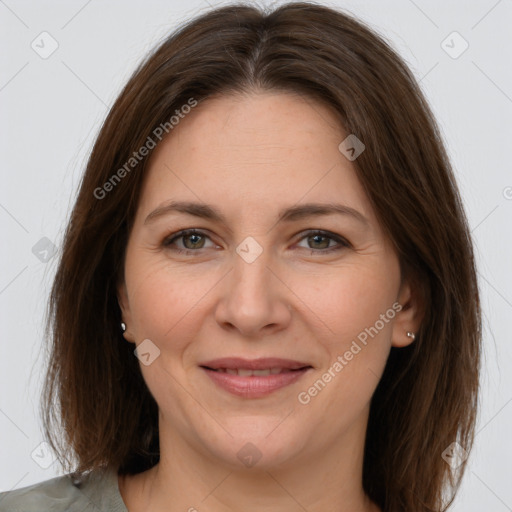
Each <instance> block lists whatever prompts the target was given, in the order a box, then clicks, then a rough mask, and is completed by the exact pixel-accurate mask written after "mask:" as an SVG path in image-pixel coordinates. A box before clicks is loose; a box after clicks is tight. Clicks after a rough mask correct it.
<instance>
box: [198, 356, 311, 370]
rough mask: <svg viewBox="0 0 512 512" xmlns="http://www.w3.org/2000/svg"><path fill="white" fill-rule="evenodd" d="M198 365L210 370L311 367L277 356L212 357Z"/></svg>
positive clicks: (295, 368)
mask: <svg viewBox="0 0 512 512" xmlns="http://www.w3.org/2000/svg"><path fill="white" fill-rule="evenodd" d="M199 366H203V367H206V368H211V369H212V370H218V369H220V368H223V369H233V370H237V369H246V370H266V369H267V368H284V369H289V370H298V369H299V368H304V367H311V365H310V364H308V363H304V362H300V361H293V360H291V359H281V358H278V357H262V358H260V359H244V358H242V357H223V358H221V359H212V360H211V361H205V362H204V363H200V365H199Z"/></svg>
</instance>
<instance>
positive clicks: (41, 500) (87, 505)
mask: <svg viewBox="0 0 512 512" xmlns="http://www.w3.org/2000/svg"><path fill="white" fill-rule="evenodd" d="M49 510H51V511H52V512H99V511H103V510H108V511H109V512H110V510H112V512H114V511H115V512H126V508H125V507H124V504H123V502H122V500H121V497H120V494H119V487H118V485H117V473H116V472H114V471H113V470H94V471H91V472H90V473H88V474H86V475H84V476H82V477H81V478H80V479H78V478H75V477H74V475H73V474H72V473H70V474H67V475H63V476H59V477H55V478H52V479H50V480H45V481H44V482H40V483H37V484H34V485H30V486H27V487H23V488H21V489H16V490H13V491H8V492H4V493H0V512H47V511H49Z"/></svg>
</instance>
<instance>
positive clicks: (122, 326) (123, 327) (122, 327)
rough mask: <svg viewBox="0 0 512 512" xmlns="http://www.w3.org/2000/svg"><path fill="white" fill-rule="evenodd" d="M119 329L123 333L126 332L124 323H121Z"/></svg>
mask: <svg viewBox="0 0 512 512" xmlns="http://www.w3.org/2000/svg"><path fill="white" fill-rule="evenodd" d="M121 329H122V331H123V332H125V331H126V324H125V323H124V322H121Z"/></svg>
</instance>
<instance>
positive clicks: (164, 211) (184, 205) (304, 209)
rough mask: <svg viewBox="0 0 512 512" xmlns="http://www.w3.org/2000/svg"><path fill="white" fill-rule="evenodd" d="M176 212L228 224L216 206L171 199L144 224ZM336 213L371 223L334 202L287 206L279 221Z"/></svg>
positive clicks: (154, 211) (355, 212)
mask: <svg viewBox="0 0 512 512" xmlns="http://www.w3.org/2000/svg"><path fill="white" fill-rule="evenodd" d="M174 212H178V213H186V214H188V215H193V216H194V217H199V218H201V219H208V220H212V221H216V222H219V223H222V224H227V222H226V218H225V217H224V215H223V214H222V213H221V212H220V211H219V210H218V209H217V208H215V207H214V206H211V205H209V204H206V203H195V202H190V201H169V202H167V203H164V204H163V205H160V206H159V207H158V208H156V209H155V210H153V211H152V212H151V213H150V214H149V215H148V216H147V217H146V219H145V221H144V224H149V223H151V222H153V221H155V220H156V219H158V218H160V217H162V216H164V215H168V214H169V213H174ZM334 214H337V215H346V216H349V217H351V218H353V219H355V220H357V221H358V222H360V223H362V224H365V225H369V224H370V222H369V220H368V219H367V218H366V217H365V216H364V215H363V214H362V213H360V212H359V211H357V210H355V209H354V208H351V207H350V206H346V205H343V204H334V203H306V204H302V205H297V206H292V207H290V208H285V209H283V210H281V211H280V212H279V216H278V221H277V222H294V221H298V220H301V219H303V218H306V217H319V216H325V215H334Z"/></svg>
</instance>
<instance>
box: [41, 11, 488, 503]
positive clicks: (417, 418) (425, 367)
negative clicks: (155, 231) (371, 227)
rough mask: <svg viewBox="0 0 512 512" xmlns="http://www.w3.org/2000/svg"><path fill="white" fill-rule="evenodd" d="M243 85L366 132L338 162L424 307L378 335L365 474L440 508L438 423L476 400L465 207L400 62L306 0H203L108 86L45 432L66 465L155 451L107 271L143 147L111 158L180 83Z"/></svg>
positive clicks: (123, 465) (146, 402)
mask: <svg viewBox="0 0 512 512" xmlns="http://www.w3.org/2000/svg"><path fill="white" fill-rule="evenodd" d="M252 90H281V91H289V92H295V93H299V94H302V95H304V97H305V98H311V99H313V100H317V101H321V102H324V103H326V104H327V105H328V106H329V107H330V108H331V109H332V111H333V112H336V113H337V114H338V115H339V117H340V121H341V123H342V125H343V127H344V128H345V130H346V131H347V133H353V134H355V135H356V136H357V137H358V138H359V139H361V140H362V141H363V143H364V144H365V145H366V150H365V151H364V152H363V153H362V154H361V155H360V156H359V157H358V159H357V161H355V162H354V164H355V167H356V171H357V173H358V177H359V179H360V181H361V183H362V185H363V186H364V189H365V190H366V193H367V195H368V197H369V200H370V201H371V204H372V206H373V208H374V210H375V212H376V215H377V218H378V219H379V221H380V222H381V224H382V227H383V229H384V230H385V232H386V234H387V236H388V237H389V239H390V240H391V241H392V243H393V244H394V247H395V250H396V252H397V255H398V257H399V260H400V264H401V268H402V273H403V275H405V274H407V275H409V276H411V277H412V278H414V280H415V282H416V283H417V287H418V290H419V293H421V295H422V302H423V304H424V316H423V323H422V326H421V328H420V330H419V332H418V333H417V336H416V340H415V341H414V343H412V344H411V345H410V346H409V347H407V348H392V349H391V354H390V357H389V360H388V362H387V366H386V369H385V372H384V375H383V377H382V379H381V381H380V383H379V385H378V387H377V389H376V391H375V394H374V396H373V399H372V403H371V409H370V417H369V424H368V431H367V440H366V447H365V455H364V468H363V486H364V489H365V492H366V493H367V494H368V495H369V497H370V498H371V499H372V500H373V501H375V502H376V503H377V504H378V505H379V506H380V507H381V508H382V510H383V511H385V512H396V511H401V510H404V511H405V510H407V511H415V512H420V511H434V510H435V511H439V510H445V508H444V507H447V506H448V505H449V503H451V500H452V498H453V495H454V491H456V489H457V488H458V486H459V484H460V478H461V476H462V474H463V471H464V469H465V463H463V464H462V465H461V466H460V467H459V468H458V470H452V469H451V467H450V466H449V465H448V464H447V463H446V462H445V461H444V460H443V458H442V456H441V455H442V452H443V451H444V450H445V449H446V448H447V447H448V446H449V445H450V444H451V443H452V442H454V441H457V442H458V443H460V445H462V446H463V447H464V448H465V450H466V451H469V450H470V448H471V445H472V441H473V436H474V425H475V416H476V410H477V409H476V407H477V393H478V375H479V365H480V342H481V318H480V303H479V295H478V287H477V280H476V270H475V263H474V257H473V249H472V243H471V239H470V235H469V230H468V225H467V220H466V217H465V214H464V211H463V207H462V203H461V199H460V197H459V194H458V191H457V188H456V184H455V181H454V177H453V174H452V170H451V167H450V163H449V161H448V157H447V154H446V151H445V149H444V146H443V142H442V139H441V135H440V133H439V130H438V127H437V125H436V122H435V120H434V118H433V116H432V113H431V111H430V109H429V106H428V105H427V103H426V100H425V98H424V96H423V94H422V92H421V91H420V89H419V87H418V85H417V83H416V81H415V79H414V77H413V75H412V74H411V72H410V71H409V69H408V68H407V66H406V65H405V64H404V63H403V62H402V60H401V59H400V58H399V57H398V56H397V54H396V53H395V52H394V51H393V50H392V48H391V47H390V46H389V45H388V43H386V42H385V41H384V40H383V39H382V38H381V37H379V36H377V35H376V34H375V33H374V32H373V31H372V30H371V29H370V28H368V27H366V26H365V25H364V24H363V23H361V22H359V21H356V20H354V19H353V18H352V17H351V16H348V15H346V14H344V13H342V12H340V11H337V10H333V9H331V8H327V7H324V6H320V5H316V4H313V3H291V4H285V5H283V6H281V7H278V8H276V9H275V10H274V11H272V12H268V13H266V12H264V11H261V10H259V9H257V8H255V7H249V6H245V5H241V4H238V5H231V6H227V7H222V8H218V9H215V10H211V11H209V12H207V13H206V14H204V15H202V16H200V17H198V18H196V19H194V20H192V21H191V22H189V23H188V24H186V25H184V26H182V27H181V28H180V29H179V30H178V31H177V32H176V33H174V34H172V35H171V36H170V37H169V38H167V39H166V40H165V41H164V42H163V43H162V44H161V45H160V46H159V47H158V48H157V49H156V50H155V51H154V52H153V53H152V54H151V55H149V56H148V57H147V59H146V60H145V62H143V63H142V64H141V65H140V67H139V68H138V69H137V70H136V72H135V73H134V74H133V76H132V77H131V79H130V80H129V82H128V84H127V85H126V86H125V88H124V89H123V91H122V92H121V94H120V96H119V97H118V99H117V100H116V102H115V104H114V106H113V107H112V109H111V111H110V112H109V114H108V116H107V118H106V120H105V122H104V125H103V127H102V129H101V131H100V133H99V136H98V137H97V140H96V142H95V144H94V148H93V150H92V153H91V155H90V158H89V162H88V165H87V169H86V172H85V174H84V176H83V179H82V182H81V186H80V191H79V195H78V197H77V200H76V204H75V206H74V210H73V212H72V215H71V219H70V222H69V225H68V227H67V230H66V233H65V239H64V243H63V250H62V257H61V260H60V263H59V267H58V271H57V274H56V277H55V282H54V286H53V289H52V293H51V298H50V303H49V311H48V314H49V316H48V331H47V333H48V338H49V362H48V373H47V375H46V381H45V386H44V390H43V409H42V410H43V424H44V428H45V433H46V436H47V438H48V440H49V442H50V443H51V445H52V446H53V448H54V449H55V450H56V451H57V452H58V454H59V457H60V461H61V463H62V464H63V466H64V467H66V468H70V469H74V470H76V472H78V473H80V472H84V471H87V470H89V469H94V468H97V467H100V466H105V465H109V466H113V467H116V468H118V469H119V473H120V474H123V473H131V474H134V473H138V472H141V471H144V470H146V469H148V468H150V467H152V466H153V465H154V464H156V463H157V462H158V460H159V443H158V418H157V412H158V408H157V404H156V403H155V401H154V399H153V397H152V396H151V394H150V392H149V390H148V388H147V387H146V384H145V382H144V380H143V378H142V375H141V372H140V368H139V362H138V360H137V358H136V357H134V354H133V345H132V344H130V343H127V342H125V340H124V339H123V337H122V333H121V331H120V327H119V325H120V321H121V316H120V310H119V306H118V302H117V285H118V283H119V282H120V280H122V278H123V262H124V251H125V248H126V245H127V240H128V236H129V233H130V229H131V225H132V221H133V219H134V214H135V211H136V208H137V204H138V195H139V192H140V190H141V184H142V180H143V178H144V174H145V173H144V171H145V168H146V163H147V158H141V159H140V162H137V165H136V166H135V167H134V169H133V170H132V169H129V170H128V169H127V167H126V162H128V161H129V159H130V158H131V157H133V153H134V152H136V151H137V150H139V149H140V148H141V147H143V146H144V145H145V144H147V141H148V137H152V138H154V133H155V128H156V127H158V126H168V125H169V119H170V118H171V117H172V116H173V115H175V111H176V110H177V109H180V107H182V106H183V105H185V104H187V102H190V99H191V98H194V99H195V100H197V101H202V100H204V99H207V98H208V97H211V96H212V95H214V94H229V93H247V92H250V91H252ZM164 123H167V125H165V124H164ZM340 142H341V141H340ZM132 163H133V162H132ZM123 166H124V167H123ZM121 168H124V169H125V170H126V173H122V174H123V176H122V178H123V179H120V180H117V181H113V179H112V178H113V175H114V174H115V173H116V172H117V175H118V176H120V174H119V171H118V170H120V169H121ZM109 180H110V181H109ZM107 182H108V183H110V184H111V186H108V187H105V186H104V184H106V183H107ZM99 189H102V190H104V191H105V190H107V189H108V196H106V197H105V195H106V194H103V192H101V194H99V193H98V190H99ZM99 195H101V197H100V198H98V197H99ZM59 435H61V439H59ZM446 491H453V492H451V493H448V494H446V493H445V492H446Z"/></svg>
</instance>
